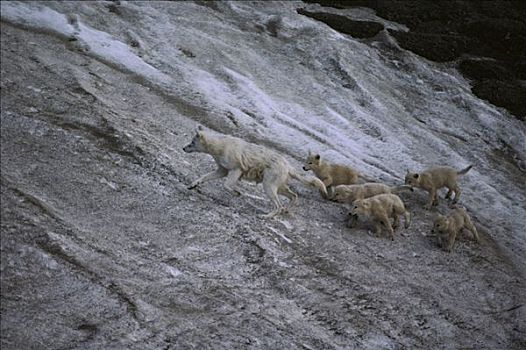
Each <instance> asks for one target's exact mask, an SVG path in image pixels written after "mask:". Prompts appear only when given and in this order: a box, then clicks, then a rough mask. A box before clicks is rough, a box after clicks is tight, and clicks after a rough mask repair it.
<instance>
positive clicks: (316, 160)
mask: <svg viewBox="0 0 526 350" xmlns="http://www.w3.org/2000/svg"><path fill="white" fill-rule="evenodd" d="M320 160H321V157H320V155H319V154H312V153H310V151H309V155H308V156H307V160H306V161H305V164H304V165H303V170H305V171H309V170H312V169H315V168H317V167H318V166H319V165H320Z"/></svg>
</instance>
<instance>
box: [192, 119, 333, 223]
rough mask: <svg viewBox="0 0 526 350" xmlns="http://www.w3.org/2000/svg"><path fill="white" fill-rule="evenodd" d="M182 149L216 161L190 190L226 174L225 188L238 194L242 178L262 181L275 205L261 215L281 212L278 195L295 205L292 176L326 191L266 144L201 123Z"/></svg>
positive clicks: (321, 183) (320, 184) (296, 197)
mask: <svg viewBox="0 0 526 350" xmlns="http://www.w3.org/2000/svg"><path fill="white" fill-rule="evenodd" d="M183 150H184V151H185V152H187V153H192V152H201V153H207V154H210V155H211V156H212V157H213V158H214V160H215V161H216V163H217V169H216V170H215V171H212V172H211V173H208V174H206V175H204V176H202V177H201V178H199V179H197V180H196V181H194V182H192V184H191V185H190V186H188V188H189V189H192V188H194V187H196V186H198V185H200V184H202V183H204V182H206V181H210V180H214V179H219V178H223V177H226V181H225V187H226V188H227V189H228V190H229V191H231V192H234V193H235V194H237V195H240V194H241V193H240V192H239V191H238V190H236V188H235V185H236V182H237V181H238V180H239V179H240V178H241V179H244V180H247V181H254V182H256V183H260V182H262V183H263V190H264V191H265V194H266V195H267V196H268V197H269V198H270V200H271V201H272V203H273V204H274V209H273V210H272V211H271V212H269V213H268V214H266V215H264V217H267V218H271V217H274V216H276V215H278V214H279V213H281V212H282V211H283V209H284V208H283V205H282V204H281V201H280V199H279V197H278V194H281V195H283V196H285V197H287V198H288V199H289V200H290V203H289V206H290V207H292V206H293V205H294V204H296V202H297V199H298V195H297V194H296V193H294V192H292V191H291V189H290V188H289V186H288V183H289V181H290V179H291V178H294V179H296V180H299V181H301V182H302V183H303V184H305V185H310V186H314V187H317V188H318V189H319V190H320V191H321V192H322V193H323V194H324V195H325V196H327V190H326V188H325V185H324V184H323V182H321V181H320V180H319V179H317V178H311V179H307V178H305V177H303V176H301V175H299V174H298V173H297V172H296V171H295V170H294V169H293V168H292V166H291V165H290V164H289V163H288V162H287V160H286V159H285V158H283V156H281V155H279V154H278V153H276V152H274V151H271V150H269V149H267V148H265V147H262V146H259V145H255V144H253V143H249V142H246V141H244V140H242V139H239V138H237V137H233V136H227V135H221V134H215V133H214V134H213V133H211V132H207V131H204V130H203V128H202V127H201V126H199V127H198V128H197V133H196V135H195V136H194V138H193V139H192V142H190V144H189V145H187V146H185V147H184V148H183Z"/></svg>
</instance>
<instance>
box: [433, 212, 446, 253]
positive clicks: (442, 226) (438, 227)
mask: <svg viewBox="0 0 526 350" xmlns="http://www.w3.org/2000/svg"><path fill="white" fill-rule="evenodd" d="M447 226H448V219H447V217H445V216H444V215H440V214H438V215H437V217H436V219H435V222H434V223H433V228H432V229H431V233H432V234H434V235H436V237H437V243H438V246H439V247H441V248H444V247H446V245H447V241H448V234H447Z"/></svg>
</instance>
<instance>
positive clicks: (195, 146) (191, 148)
mask: <svg viewBox="0 0 526 350" xmlns="http://www.w3.org/2000/svg"><path fill="white" fill-rule="evenodd" d="M205 144H206V136H205V134H204V129H203V127H202V126H200V125H199V126H198V127H197V130H196V134H195V136H194V138H193V139H192V142H190V143H189V144H188V145H186V146H184V147H183V151H185V152H186V153H192V152H205V150H206V149H205Z"/></svg>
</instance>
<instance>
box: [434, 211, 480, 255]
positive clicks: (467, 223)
mask: <svg viewBox="0 0 526 350" xmlns="http://www.w3.org/2000/svg"><path fill="white" fill-rule="evenodd" d="M463 228H467V229H468V230H470V231H471V233H472V234H473V237H474V238H475V240H476V241H477V242H478V241H479V240H480V239H479V234H478V232H477V228H476V227H475V225H473V222H472V221H471V218H470V217H469V215H468V213H467V212H466V210H465V209H464V208H457V209H454V210H452V211H451V212H450V213H449V214H448V216H444V215H440V214H439V215H438V217H437V218H436V220H435V223H434V225H433V229H432V230H431V232H432V233H434V234H436V235H437V240H438V245H439V246H440V247H442V248H444V249H446V250H447V251H448V252H451V250H453V245H454V244H455V238H456V237H457V235H458V234H459V233H460V231H462V229H463ZM446 243H447V245H446Z"/></svg>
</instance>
